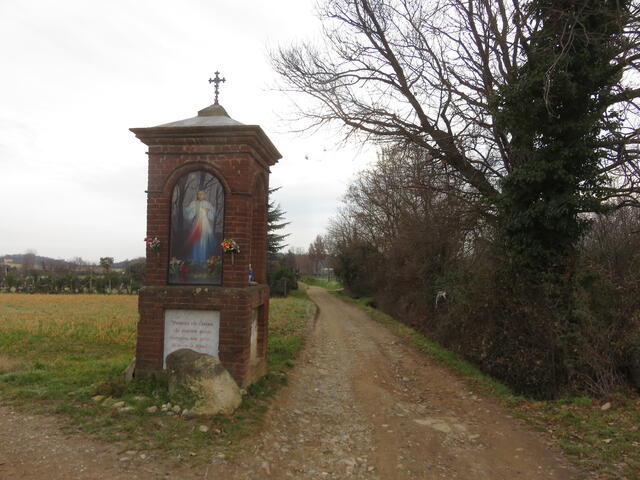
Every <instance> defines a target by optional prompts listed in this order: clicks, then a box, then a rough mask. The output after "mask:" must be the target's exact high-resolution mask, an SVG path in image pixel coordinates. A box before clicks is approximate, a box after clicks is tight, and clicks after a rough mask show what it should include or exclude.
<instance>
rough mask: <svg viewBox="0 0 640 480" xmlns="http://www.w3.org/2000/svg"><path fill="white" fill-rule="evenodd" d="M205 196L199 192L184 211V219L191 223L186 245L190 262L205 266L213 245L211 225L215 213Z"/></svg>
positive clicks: (202, 192)
mask: <svg viewBox="0 0 640 480" xmlns="http://www.w3.org/2000/svg"><path fill="white" fill-rule="evenodd" d="M205 195H206V194H205V192H204V191H202V190H199V191H198V193H197V196H196V199H195V200H194V201H192V202H191V203H190V204H189V205H188V206H187V207H185V209H184V217H185V219H187V220H188V221H191V222H193V223H192V224H191V231H190V232H189V236H188V237H187V244H188V245H189V246H190V247H191V261H192V262H193V263H195V264H206V263H207V259H208V258H209V257H210V256H211V254H212V252H213V249H214V245H215V242H214V238H213V225H214V219H215V214H216V212H215V210H214V207H213V205H211V203H210V202H209V201H208V200H206V196H205Z"/></svg>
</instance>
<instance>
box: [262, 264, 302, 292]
mask: <svg viewBox="0 0 640 480" xmlns="http://www.w3.org/2000/svg"><path fill="white" fill-rule="evenodd" d="M269 285H270V287H271V294H272V295H286V294H287V293H288V292H289V291H290V290H297V288H298V280H297V279H296V274H295V272H294V271H293V270H291V269H290V268H289V267H280V268H279V269H278V270H276V271H275V272H273V273H271V274H270V275H269Z"/></svg>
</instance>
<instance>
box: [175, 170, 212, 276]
mask: <svg viewBox="0 0 640 480" xmlns="http://www.w3.org/2000/svg"><path fill="white" fill-rule="evenodd" d="M170 221H171V230H170V232H171V233H170V241H169V265H168V276H167V278H168V281H169V283H170V284H178V285H222V258H223V254H222V247H221V246H220V243H221V242H222V240H223V237H224V187H223V185H222V183H221V182H220V180H219V179H218V178H217V177H216V176H215V175H213V174H212V173H210V172H208V171H206V170H192V171H189V172H187V173H184V174H183V175H181V176H180V177H179V178H178V179H177V181H176V182H175V184H174V186H173V191H172V195H171V219H170Z"/></svg>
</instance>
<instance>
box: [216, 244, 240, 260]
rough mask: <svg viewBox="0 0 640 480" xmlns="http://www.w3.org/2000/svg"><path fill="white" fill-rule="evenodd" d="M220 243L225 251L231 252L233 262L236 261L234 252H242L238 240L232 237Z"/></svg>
mask: <svg viewBox="0 0 640 480" xmlns="http://www.w3.org/2000/svg"><path fill="white" fill-rule="evenodd" d="M220 245H221V246H222V250H223V251H224V253H230V254H231V263H232V264H233V263H235V261H234V260H235V259H234V254H236V253H240V247H239V246H238V244H237V243H236V241H235V240H232V239H229V240H227V239H224V240H223V241H222V243H221V244H220Z"/></svg>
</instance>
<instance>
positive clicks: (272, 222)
mask: <svg viewBox="0 0 640 480" xmlns="http://www.w3.org/2000/svg"><path fill="white" fill-rule="evenodd" d="M280 188H281V187H278V188H271V189H269V205H268V208H267V252H268V256H269V259H270V260H271V259H273V258H274V257H275V256H276V255H277V254H278V253H279V252H280V251H281V250H282V249H283V248H284V247H286V246H287V244H286V243H283V242H284V240H285V238H287V237H288V236H289V234H288V233H285V234H283V233H279V232H280V231H281V230H282V229H283V228H285V227H286V226H287V225H289V223H291V222H285V221H283V219H284V216H285V214H286V212H285V211H284V210H282V207H281V206H280V204H277V203H276V202H275V200H272V199H271V194H272V193H274V192H277V191H278V190H280Z"/></svg>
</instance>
